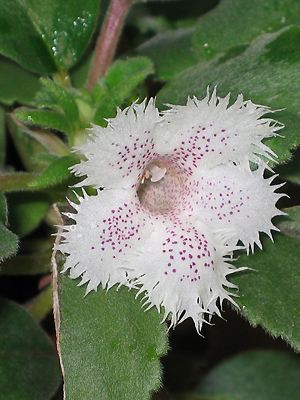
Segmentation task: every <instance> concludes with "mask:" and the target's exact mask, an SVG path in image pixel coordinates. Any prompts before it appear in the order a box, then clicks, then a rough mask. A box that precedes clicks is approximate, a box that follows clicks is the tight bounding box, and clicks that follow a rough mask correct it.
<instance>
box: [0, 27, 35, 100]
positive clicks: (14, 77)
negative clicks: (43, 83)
mask: <svg viewBox="0 0 300 400" xmlns="http://www.w3.org/2000/svg"><path fill="white" fill-rule="evenodd" d="M0 30H1V28H0ZM38 89H39V81H38V77H37V76H36V75H34V74H32V73H30V72H28V71H26V70H24V69H23V68H21V67H20V66H19V65H17V64H15V63H14V62H12V61H10V60H8V59H7V58H4V57H0V102H1V103H3V104H5V105H8V106H10V105H12V104H14V103H16V102H17V103H21V104H31V103H32V101H33V98H34V96H35V94H36V92H37V91H38Z"/></svg>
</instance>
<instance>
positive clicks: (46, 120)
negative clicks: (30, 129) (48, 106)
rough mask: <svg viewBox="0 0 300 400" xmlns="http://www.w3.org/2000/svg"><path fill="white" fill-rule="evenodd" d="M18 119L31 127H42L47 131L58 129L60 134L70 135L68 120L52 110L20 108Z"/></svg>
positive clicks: (17, 112)
mask: <svg viewBox="0 0 300 400" xmlns="http://www.w3.org/2000/svg"><path fill="white" fill-rule="evenodd" d="M15 115H16V117H17V118H18V119H19V120H20V121H21V122H24V123H27V124H29V125H36V126H41V127H42V128H47V129H56V130H58V131H60V132H65V133H68V132H70V130H71V127H70V124H69V122H68V120H67V118H66V117H65V116H64V115H62V114H60V113H58V112H55V111H51V110H34V109H25V108H19V109H18V110H16V111H15Z"/></svg>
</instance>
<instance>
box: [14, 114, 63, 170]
mask: <svg viewBox="0 0 300 400" xmlns="http://www.w3.org/2000/svg"><path fill="white" fill-rule="evenodd" d="M9 131H10V134H11V136H12V139H13V142H14V144H15V147H16V149H17V151H18V153H19V156H20V158H21V160H22V163H23V165H24V167H25V168H26V169H27V170H29V171H37V172H40V171H41V169H45V168H46V167H47V166H48V165H49V162H48V160H47V159H45V155H48V156H49V155H51V156H52V155H53V156H63V155H66V154H68V153H69V150H68V148H67V146H66V145H65V144H64V143H63V141H62V140H61V139H60V138H59V137H58V136H56V135H55V134H54V133H52V132H49V131H48V132H47V131H42V130H36V129H29V128H28V127H26V126H25V125H22V124H21V123H20V122H19V121H17V120H16V119H15V118H14V117H13V116H12V118H10V120H9Z"/></svg>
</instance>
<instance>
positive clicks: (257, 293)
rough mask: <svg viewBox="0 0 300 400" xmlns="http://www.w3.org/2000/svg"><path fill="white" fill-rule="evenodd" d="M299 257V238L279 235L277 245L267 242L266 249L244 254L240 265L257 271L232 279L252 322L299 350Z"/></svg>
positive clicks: (276, 239) (240, 302) (239, 300)
mask: <svg viewBox="0 0 300 400" xmlns="http://www.w3.org/2000/svg"><path fill="white" fill-rule="evenodd" d="M299 259H300V246H299V240H297V239H294V238H291V237H287V236H284V235H282V234H279V235H276V237H275V244H273V243H272V242H271V240H266V241H265V243H264V250H263V251H257V252H256V253H255V254H253V255H251V256H247V255H244V254H243V255H241V256H240V257H239V259H238V263H237V265H238V266H243V267H249V268H253V269H255V271H246V272H244V273H241V274H237V275H235V276H233V277H232V279H231V280H232V282H233V283H235V284H237V285H238V286H239V298H238V299H237V302H238V304H239V305H240V307H241V313H242V314H243V315H244V316H245V317H246V318H247V319H248V320H249V321H250V323H251V324H253V325H254V326H256V325H261V326H262V327H263V328H265V329H266V330H267V331H268V332H270V333H271V335H272V336H275V337H279V336H280V337H282V338H283V339H284V340H286V341H287V342H288V343H289V344H290V345H291V346H292V347H294V348H295V349H296V350H300V310H299V306H298V305H299V303H300V291H299V287H300V276H299V268H298V264H299Z"/></svg>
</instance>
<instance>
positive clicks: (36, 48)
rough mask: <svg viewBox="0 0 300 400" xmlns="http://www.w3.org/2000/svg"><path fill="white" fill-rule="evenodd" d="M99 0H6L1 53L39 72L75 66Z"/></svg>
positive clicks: (0, 29)
mask: <svg viewBox="0 0 300 400" xmlns="http://www.w3.org/2000/svg"><path fill="white" fill-rule="evenodd" d="M99 5H100V1H99V0H86V1H84V2H81V1H77V0H68V1H63V0H51V1H50V2H47V1H46V2H45V1H43V0H23V1H16V0H7V1H5V2H4V3H3V4H2V7H1V20H0V53H2V54H4V55H5V56H7V57H9V58H11V59H13V60H15V61H16V62H17V63H19V64H20V65H22V66H23V67H24V68H26V69H29V70H31V71H34V72H38V73H39V74H49V73H51V72H53V71H55V70H56V69H59V70H65V69H69V68H70V67H71V66H72V65H74V64H75V63H76V62H77V61H78V60H79V59H80V57H81V55H82V53H83V51H84V50H85V48H86V46H87V44H88V42H89V40H90V37H91V35H92V33H93V30H94V28H95V26H96V23H97V16H98V10H99Z"/></svg>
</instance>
